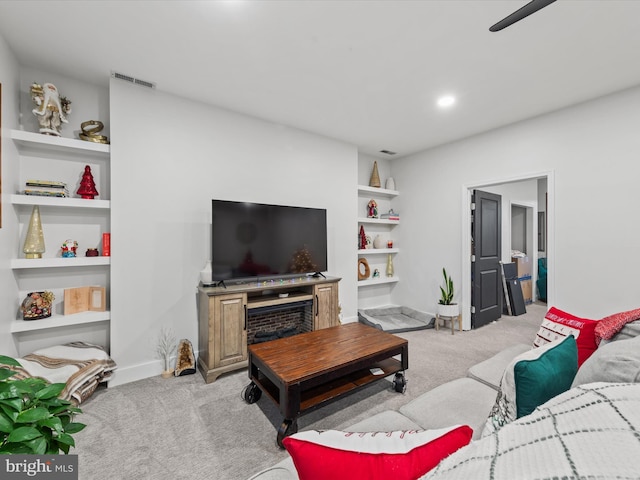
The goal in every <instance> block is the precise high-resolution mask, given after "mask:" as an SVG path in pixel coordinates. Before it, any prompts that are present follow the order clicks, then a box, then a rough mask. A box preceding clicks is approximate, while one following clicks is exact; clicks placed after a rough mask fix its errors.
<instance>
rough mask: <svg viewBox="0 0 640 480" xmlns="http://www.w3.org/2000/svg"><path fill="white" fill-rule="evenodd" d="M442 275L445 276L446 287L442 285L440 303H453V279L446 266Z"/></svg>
mask: <svg viewBox="0 0 640 480" xmlns="http://www.w3.org/2000/svg"><path fill="white" fill-rule="evenodd" d="M442 276H443V277H444V287H440V300H438V303H439V304H440V305H451V304H452V303H453V295H454V288H453V279H452V278H451V277H450V276H449V275H448V274H447V270H446V269H445V268H443V269H442Z"/></svg>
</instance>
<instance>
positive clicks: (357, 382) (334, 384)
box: [252, 358, 402, 413]
mask: <svg viewBox="0 0 640 480" xmlns="http://www.w3.org/2000/svg"><path fill="white" fill-rule="evenodd" d="M376 368H379V369H380V370H382V371H383V372H384V373H381V374H379V375H375V374H373V373H371V370H372V369H376ZM399 371H402V363H401V362H400V361H399V360H396V359H394V358H388V359H385V360H382V361H379V362H375V363H373V364H371V366H370V367H369V368H365V369H362V370H358V371H356V372H353V373H350V374H348V375H345V376H343V377H338V378H333V379H331V380H329V381H327V382H325V383H322V384H321V385H318V386H315V387H312V388H310V389H308V390H303V391H302V392H301V393H300V412H299V413H302V412H305V411H307V410H311V409H313V408H316V407H319V406H320V405H323V404H325V403H327V402H330V401H332V400H334V399H336V398H338V397H341V396H343V395H345V394H347V393H350V392H352V391H355V390H357V389H360V388H362V387H364V386H366V385H369V384H371V383H373V382H376V381H378V380H382V379H383V378H385V377H387V376H389V375H393V374H394V373H396V372H399ZM252 380H253V381H254V382H255V383H257V384H259V385H260V387H261V389H262V391H263V392H265V393H266V394H267V395H268V396H269V397H271V400H273V402H275V404H276V405H277V406H278V407H280V391H279V389H278V386H276V385H275V384H274V383H273V382H271V380H269V379H268V378H267V377H265V376H264V375H262V374H260V375H259V378H258V379H252Z"/></svg>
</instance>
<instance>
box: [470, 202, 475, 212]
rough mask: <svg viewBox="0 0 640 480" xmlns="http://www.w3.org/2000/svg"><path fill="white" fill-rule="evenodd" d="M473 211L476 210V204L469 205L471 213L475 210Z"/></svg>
mask: <svg viewBox="0 0 640 480" xmlns="http://www.w3.org/2000/svg"><path fill="white" fill-rule="evenodd" d="M475 209H476V204H475V203H472V204H471V210H472V211H473V210H475Z"/></svg>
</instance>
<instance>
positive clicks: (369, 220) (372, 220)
mask: <svg viewBox="0 0 640 480" xmlns="http://www.w3.org/2000/svg"><path fill="white" fill-rule="evenodd" d="M358 223H378V224H387V225H397V224H399V223H400V220H389V219H386V218H369V217H359V218H358Z"/></svg>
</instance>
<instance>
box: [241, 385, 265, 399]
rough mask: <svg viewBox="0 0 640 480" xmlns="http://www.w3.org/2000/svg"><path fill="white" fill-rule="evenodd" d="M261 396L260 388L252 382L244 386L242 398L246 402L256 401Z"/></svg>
mask: <svg viewBox="0 0 640 480" xmlns="http://www.w3.org/2000/svg"><path fill="white" fill-rule="evenodd" d="M261 396H262V390H260V388H259V387H258V386H257V385H256V384H255V383H253V382H251V383H250V384H249V385H247V386H246V387H244V390H243V392H242V398H244V401H245V402H247V403H248V404H252V403H256V402H257V401H258V400H260V397H261Z"/></svg>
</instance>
